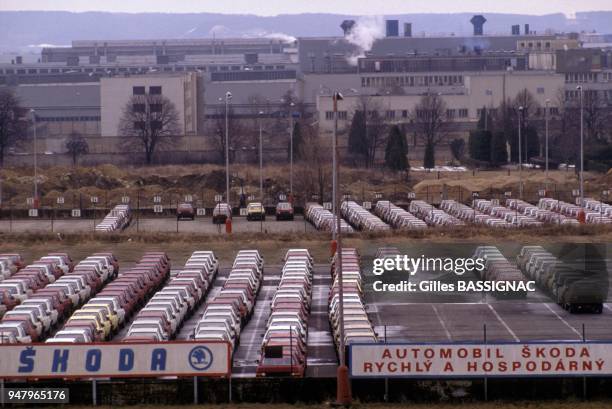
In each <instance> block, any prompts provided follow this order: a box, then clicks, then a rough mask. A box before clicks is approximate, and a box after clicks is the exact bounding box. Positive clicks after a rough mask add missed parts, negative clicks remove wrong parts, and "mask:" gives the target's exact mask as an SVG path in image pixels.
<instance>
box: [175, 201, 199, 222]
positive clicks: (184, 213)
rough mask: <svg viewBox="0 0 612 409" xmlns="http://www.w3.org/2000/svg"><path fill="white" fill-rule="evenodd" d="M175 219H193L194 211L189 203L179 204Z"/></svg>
mask: <svg viewBox="0 0 612 409" xmlns="http://www.w3.org/2000/svg"><path fill="white" fill-rule="evenodd" d="M176 218H177V219H178V220H181V219H190V220H194V219H195V209H194V208H193V205H192V204H191V203H181V204H179V205H178V206H177V208H176Z"/></svg>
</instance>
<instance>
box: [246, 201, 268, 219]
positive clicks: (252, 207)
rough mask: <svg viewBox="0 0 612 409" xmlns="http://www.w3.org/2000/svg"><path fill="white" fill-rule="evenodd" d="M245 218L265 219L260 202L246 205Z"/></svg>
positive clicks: (264, 212)
mask: <svg viewBox="0 0 612 409" xmlns="http://www.w3.org/2000/svg"><path fill="white" fill-rule="evenodd" d="M247 220H249V221H251V220H266V210H265V209H264V207H263V206H262V204H261V203H258V202H255V203H249V205H248V206H247Z"/></svg>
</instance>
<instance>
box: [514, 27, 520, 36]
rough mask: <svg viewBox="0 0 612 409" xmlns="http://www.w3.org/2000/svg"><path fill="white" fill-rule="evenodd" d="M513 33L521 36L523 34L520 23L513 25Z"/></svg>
mask: <svg viewBox="0 0 612 409" xmlns="http://www.w3.org/2000/svg"><path fill="white" fill-rule="evenodd" d="M512 35H513V36H520V35H521V26H520V24H515V25H513V26H512Z"/></svg>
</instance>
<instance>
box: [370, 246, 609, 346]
mask: <svg viewBox="0 0 612 409" xmlns="http://www.w3.org/2000/svg"><path fill="white" fill-rule="evenodd" d="M363 265H364V267H366V268H365V269H364V281H365V283H366V284H365V291H366V295H365V298H366V304H367V308H368V314H369V315H370V318H371V319H372V322H373V324H374V325H375V330H376V332H377V333H378V335H379V338H380V339H381V340H384V338H385V334H386V337H387V340H388V341H408V342H456V341H483V340H484V338H485V325H486V338H487V341H489V342H491V341H516V342H523V341H535V340H568V341H579V340H582V337H583V325H584V335H585V337H586V339H587V340H612V297H611V296H610V294H609V295H608V302H607V303H606V304H604V311H603V313H602V314H601V315H597V314H570V313H569V312H567V311H566V310H564V309H563V308H561V307H560V306H559V305H557V304H556V303H554V302H552V301H551V300H550V298H549V297H548V296H547V295H546V294H544V293H543V292H541V291H540V289H538V290H537V291H536V292H535V293H529V294H528V295H527V297H526V298H524V299H516V300H499V299H496V298H494V297H492V296H491V295H486V294H485V295H482V294H480V293H450V294H439V293H438V294H431V293H397V294H389V293H381V292H374V291H373V290H372V285H371V284H372V282H373V281H374V280H375V279H378V277H375V276H374V275H373V274H372V273H371V271H369V270H368V266H371V265H372V264H371V261H370V260H369V259H367V258H364V263H363ZM609 265H610V264H609ZM450 274H451V275H452V274H453V273H450ZM403 278H405V276H403ZM450 279H451V277H448V274H445V273H438V272H423V271H419V272H418V273H417V274H416V275H415V276H412V277H411V278H410V280H411V281H414V282H416V283H418V282H420V281H425V280H427V281H429V280H440V281H450ZM462 279H464V280H474V279H475V276H473V275H470V274H469V273H468V274H465V275H464V276H463V277H462ZM393 281H394V282H395V281H397V280H393Z"/></svg>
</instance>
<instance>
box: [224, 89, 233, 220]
mask: <svg viewBox="0 0 612 409" xmlns="http://www.w3.org/2000/svg"><path fill="white" fill-rule="evenodd" d="M231 100H232V93H231V92H229V91H228V92H226V93H225V195H226V198H225V199H226V200H227V204H228V205H229V204H230V176H229V103H230V101H231ZM230 209H231V205H230Z"/></svg>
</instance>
